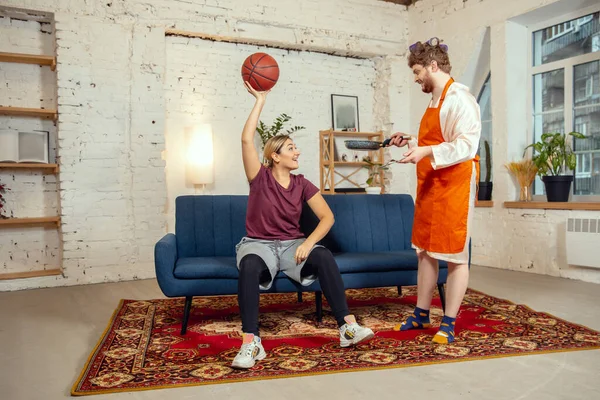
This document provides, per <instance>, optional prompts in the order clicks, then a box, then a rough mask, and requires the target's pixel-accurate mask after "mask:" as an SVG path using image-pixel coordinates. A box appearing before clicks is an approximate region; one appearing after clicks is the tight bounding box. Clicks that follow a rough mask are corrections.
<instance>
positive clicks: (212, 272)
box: [173, 250, 446, 279]
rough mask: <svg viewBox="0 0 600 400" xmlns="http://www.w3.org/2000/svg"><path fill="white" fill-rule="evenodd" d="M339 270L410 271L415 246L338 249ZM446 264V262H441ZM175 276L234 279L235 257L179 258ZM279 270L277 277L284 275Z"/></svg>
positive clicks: (412, 264) (442, 266)
mask: <svg viewBox="0 0 600 400" xmlns="http://www.w3.org/2000/svg"><path fill="white" fill-rule="evenodd" d="M334 257H335V261H336V262H337V264H338V266H339V268H340V272H341V273H342V274H355V273H361V272H388V271H411V270H416V269H417V262H418V260H417V255H416V254H415V251H414V250H404V251H391V252H378V253H338V254H335V255H334ZM440 267H441V268H446V263H445V262H440ZM173 275H175V277H176V278H178V279H237V278H238V269H237V267H236V265H235V257H188V258H180V259H178V260H177V263H176V264H175V271H174V274H173ZM285 277H286V275H285V274H283V273H282V272H280V273H279V274H277V276H276V278H277V279H279V278H285Z"/></svg>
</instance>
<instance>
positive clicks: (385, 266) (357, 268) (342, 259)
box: [335, 250, 418, 274]
mask: <svg viewBox="0 0 600 400" xmlns="http://www.w3.org/2000/svg"><path fill="white" fill-rule="evenodd" d="M335 261H336V262H337V264H338V267H339V268H340V272H341V273H342V274H353V273H359V272H386V271H395V270H416V269H417V265H418V259H417V255H416V254H415V251H414V250H413V251H410V250H405V251H389V252H376V253H339V254H335Z"/></svg>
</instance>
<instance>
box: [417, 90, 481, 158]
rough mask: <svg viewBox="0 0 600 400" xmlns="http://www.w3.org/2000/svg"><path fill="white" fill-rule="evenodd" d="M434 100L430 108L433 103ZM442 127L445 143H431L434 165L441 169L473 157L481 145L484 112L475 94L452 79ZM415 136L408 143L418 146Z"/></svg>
mask: <svg viewBox="0 0 600 400" xmlns="http://www.w3.org/2000/svg"><path fill="white" fill-rule="evenodd" d="M432 101H433V99H432V100H431V101H430V102H429V107H437V106H438V104H439V100H438V104H435V105H433V104H432ZM440 126H441V127H442V136H443V138H444V142H443V143H440V144H438V145H434V146H431V151H432V153H433V154H432V156H431V166H432V167H433V169H440V168H446V167H450V166H452V165H455V164H459V163H461V162H463V161H467V160H472V159H473V158H474V157H475V155H476V154H477V149H478V148H479V139H480V137H481V112H480V110H479V104H477V100H476V99H475V97H474V96H473V95H472V94H471V92H469V88H468V87H466V86H465V85H463V84H461V83H458V82H453V83H452V84H451V85H450V87H449V88H448V91H447V92H446V98H445V99H444V102H443V103H442V108H441V110H440ZM417 145H418V142H417V139H416V138H413V139H411V141H410V142H409V144H408V146H409V148H412V147H414V146H417Z"/></svg>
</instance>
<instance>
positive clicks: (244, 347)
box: [238, 343, 254, 356]
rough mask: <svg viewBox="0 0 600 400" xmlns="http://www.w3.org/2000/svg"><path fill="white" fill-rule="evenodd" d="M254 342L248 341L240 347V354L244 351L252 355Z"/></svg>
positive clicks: (247, 354)
mask: <svg viewBox="0 0 600 400" xmlns="http://www.w3.org/2000/svg"><path fill="white" fill-rule="evenodd" d="M253 344H254V343H246V344H243V345H242V348H241V349H240V352H239V353H238V354H244V352H245V353H246V354H245V355H246V356H251V355H252V350H253V349H252V345H253Z"/></svg>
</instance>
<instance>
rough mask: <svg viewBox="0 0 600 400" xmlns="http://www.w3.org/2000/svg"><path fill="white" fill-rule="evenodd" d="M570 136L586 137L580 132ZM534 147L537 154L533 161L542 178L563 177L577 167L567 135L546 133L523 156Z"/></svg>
mask: <svg viewBox="0 0 600 400" xmlns="http://www.w3.org/2000/svg"><path fill="white" fill-rule="evenodd" d="M568 135H570V136H573V137H575V138H577V139H585V138H586V136H585V135H583V134H581V133H579V132H571V133H569V134H568ZM530 147H532V148H533V149H534V150H535V152H534V154H533V157H532V160H533V162H534V164H535V166H536V167H537V168H538V175H539V176H540V177H542V176H546V175H553V176H557V175H562V174H563V173H564V172H565V171H566V170H567V169H569V170H571V171H573V170H575V167H576V166H577V158H576V157H575V153H573V149H572V148H571V146H570V145H569V144H568V143H567V135H564V134H562V133H544V134H542V138H541V140H540V141H539V142H536V143H533V144H530V145H529V146H527V147H525V151H524V152H523V156H525V154H526V153H527V149H528V148H530Z"/></svg>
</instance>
